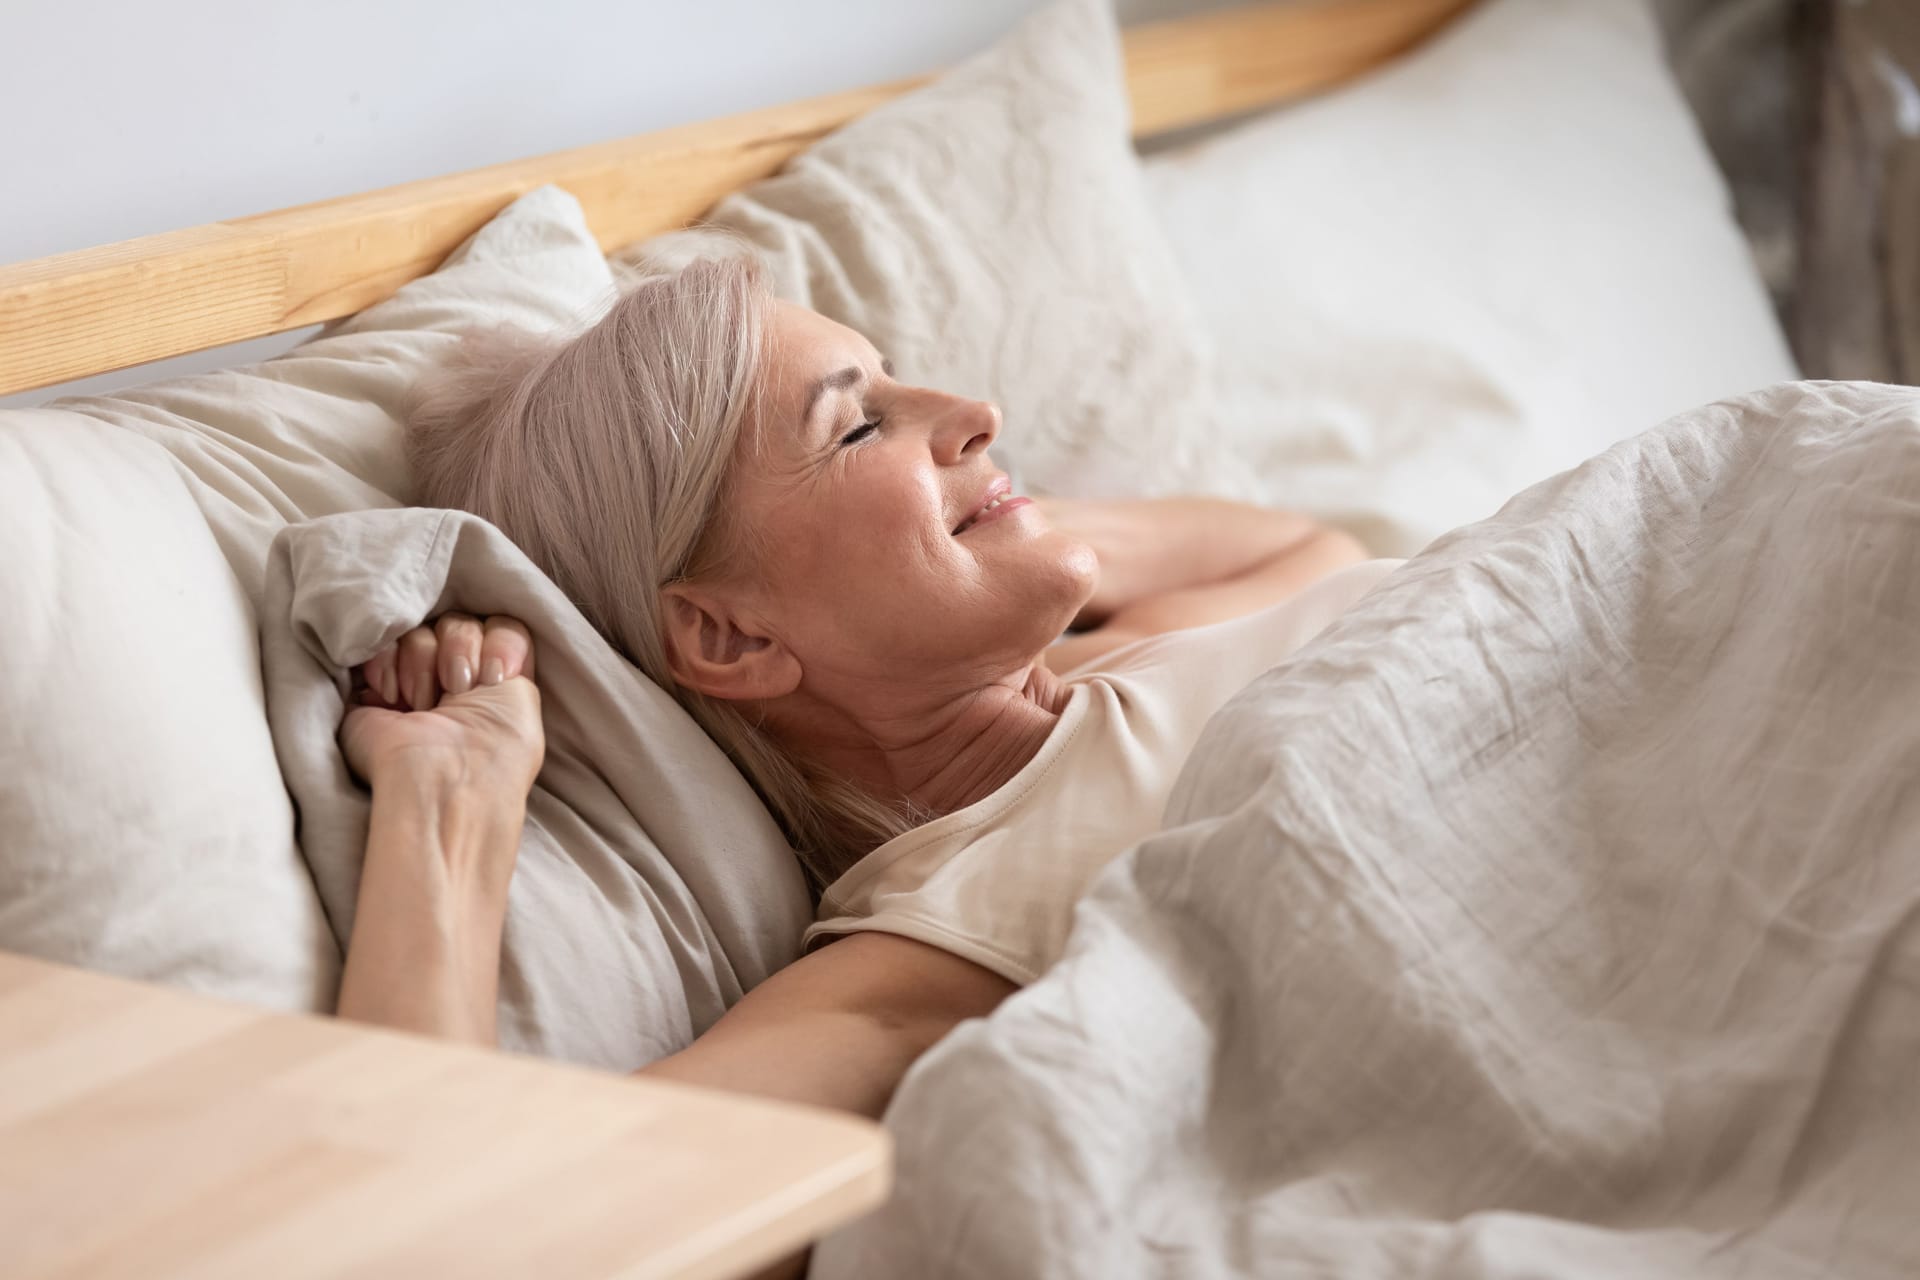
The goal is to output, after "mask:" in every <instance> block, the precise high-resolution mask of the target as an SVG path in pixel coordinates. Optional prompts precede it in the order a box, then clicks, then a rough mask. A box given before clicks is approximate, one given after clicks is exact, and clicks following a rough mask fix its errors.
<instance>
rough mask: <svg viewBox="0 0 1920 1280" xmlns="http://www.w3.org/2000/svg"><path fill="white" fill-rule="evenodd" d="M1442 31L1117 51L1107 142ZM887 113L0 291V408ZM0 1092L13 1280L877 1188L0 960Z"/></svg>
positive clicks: (339, 1026)
mask: <svg viewBox="0 0 1920 1280" xmlns="http://www.w3.org/2000/svg"><path fill="white" fill-rule="evenodd" d="M1469 3H1471V0H1292V2H1280V3H1273V2H1269V3H1264V4H1256V5H1252V6H1249V7H1245V8H1241V9H1235V10H1230V11H1227V12H1222V13H1215V14H1208V15H1204V16H1201V17H1195V18H1188V19H1183V20H1180V21H1175V22H1166V23H1159V24H1155V25H1150V26H1143V27H1137V28H1133V29H1131V30H1130V31H1128V32H1127V35H1126V59H1127V75H1128V83H1129V89H1130V92H1131V95H1132V100H1133V111H1134V130H1135V134H1136V136H1141V137H1144V136H1148V135H1152V134H1158V133H1165V132H1168V131H1171V130H1174V129H1179V128H1183V127H1186V126H1190V125H1195V124H1200V123H1204V122H1207V121H1211V120H1215V119H1219V118H1222V117H1226V116H1230V115H1234V114H1237V113H1240V112H1244V111H1248V110H1251V109H1253V108H1256V107H1261V106H1267V105H1270V104H1273V103H1277V102H1282V101H1285V100H1288V99H1291V98H1295V97H1299V96H1302V95H1304V94H1308V93H1311V92H1313V91H1315V90H1319V89H1323V88H1326V87H1328V86H1330V85H1334V84H1337V83H1339V82H1341V81H1343V80H1346V79H1348V78H1350V77H1352V76H1354V75H1356V74H1358V73H1359V72H1361V71H1364V70H1366V69H1367V68H1370V67H1373V66H1375V65H1377V64H1379V63H1381V62H1384V61H1386V60H1387V59H1389V58H1391V57H1393V56H1394V55H1395V54H1397V53H1399V52H1401V51H1402V50H1404V49H1406V48H1408V47H1410V46H1412V45H1413V44H1415V43H1417V42H1419V41H1420V40H1422V39H1424V38H1425V37H1426V36H1428V35H1429V34H1431V33H1432V32H1433V31H1435V30H1437V29H1438V28H1439V27H1440V26H1441V25H1443V24H1444V23H1445V22H1447V21H1448V20H1450V19H1451V18H1452V17H1453V16H1454V15H1455V14H1457V13H1458V12H1460V11H1461V10H1463V9H1465V8H1466V7H1467V6H1468V4H1469ZM916 83H919V81H902V82H897V83H893V84H886V85H879V86H876V87H873V88H868V89H859V90H854V91H851V92H847V93H841V94H835V95H832V96H830V97H825V98H816V99H813V100H810V101H806V102H800V103H795V104H792V105H789V106H783V107H775V108H771V109H769V110H765V111H758V112H753V113H751V114H747V115H740V116H733V117H730V118H727V119H723V120H716V121H711V122H707V123H702V124H694V125H688V126H685V127H682V128H677V129H669V130H665V131H663V132H658V133H651V134H644V135H641V136H638V137H633V138H625V139H621V140H618V141H614V142H606V143H601V144H598V145H595V146H588V147H581V148H578V149H575V150H569V151H561V152H556V153H553V154H551V155H545V156H539V157H536V158H533V159H528V160H519V161H513V162H511V163H507V164H499V165H493V166H490V167H488V168H484V169H476V170H473V171H471V172H468V173H461V174H454V175H451V176H448V177H441V178H431V179H427V180H425V181H420V182H412V183H407V184H405V185H402V186H397V187H389V188H387V189H385V190H382V191H374V192H369V193H367V194H364V195H358V196H350V197H346V198H342V199H337V200H328V201H323V202H321V203H318V204H310V205H303V206H300V207H298V208H292V209H284V210H281V211H279V212H277V213H268V214H262V215H259V216H257V217H251V218H242V219H238V220H235V221H232V222H218V223H213V224H210V225H208V226H203V227H195V228H192V229H189V230H185V231H176V232H170V233H167V234H164V235H156V236H148V237H144V238H142V239H137V240H129V241H125V242H123V243H121V244H116V245H108V246H105V247H103V248H98V249H88V250H84V251H81V252H77V253H67V254H61V255H58V256H55V257H50V258H43V259H40V260H38V261H32V262H23V263H18V264H15V265H12V266H6V267H0V395H5V394H9V393H12V392H18V391H26V390H32V389H34V388H39V387H45V386H49V385H52V384H55V383H59V382H64V381H66V380H68V379H72V378H79V377H85V376H88V375H92V374H97V373H105V372H108V371H111V370H115V369H121V368H125V367H127V366H129V365H134V364H139V363H143V362H146V361H149V360H157V359H161V358H164V357H167V356H175V355H181V354H184V353H187V352H191V351H197V350H202V349H205V348H207V347H212V346H218V345H221V344H224V343H229V342H237V341H241V340H244V339H248V338H255V337H260V336H263V335H266V334H272V333H280V332H284V331H286V330H289V329H295V328H299V327H301V326H304V325H310V324H314V323H317V322H321V321H326V320H331V319H334V318H336V317H340V316H345V315H349V314H352V313H353V312H355V311H358V310H360V309H361V308H363V307H365V306H367V305H369V304H371V303H373V302H377V301H379V300H380V299H381V298H384V297H386V296H387V295H388V294H390V293H391V292H393V290H394V289H396V288H398V287H399V286H400V285H401V284H403V283H405V282H406V281H408V280H411V279H413V278H415V277H417V276H420V275H423V274H425V273H426V272H428V271H431V270H432V269H433V268H434V267H435V266H436V265H437V264H438V263H439V262H440V261H441V260H442V259H443V258H444V257H445V256H446V254H447V253H448V252H449V251H450V250H452V249H453V248H454V247H455V246H456V245H458V244H459V243H460V242H461V241H462V240H464V239H465V238H466V237H467V236H468V235H470V234H472V233H473V232H474V231H475V230H477V229H478V228H479V227H480V226H481V225H483V224H484V223H485V222H486V221H487V219H488V218H490V217H492V216H493V214H494V213H496V212H497V211H498V210H499V209H501V208H502V207H503V206H505V205H506V204H507V203H509V202H510V201H511V200H513V199H514V198H515V197H517V196H518V195H520V194H521V193H523V192H525V191H527V190H529V189H531V188H533V187H536V186H540V185H543V184H546V183H556V184H559V185H561V186H564V187H566V188H567V189H568V190H569V191H571V192H572V193H573V194H574V195H575V196H576V197H578V199H579V200H580V203H581V205H582V206H583V207H584V209H585V211H586V214H587V218H588V221H589V224H590V225H591V226H592V227H593V228H594V229H595V232H596V235H597V236H598V238H599V241H600V243H601V245H602V246H603V247H605V248H608V249H612V248H617V247H619V246H621V245H624V244H627V243H630V242H632V241H634V240H636V239H640V238H642V237H645V236H648V235H651V234H654V233H657V232H661V231H666V230H670V229H673V228H675V227H678V226H681V225H684V224H686V223H688V222H690V221H692V220H694V219H696V218H698V217H700V216H701V215H702V214H703V213H704V212H705V211H706V210H707V209H708V208H710V207H711V206H712V205H713V203H714V202H715V201H717V200H718V199H719V198H720V197H722V196H724V195H726V194H727V193H728V192H730V191H732V190H734V189H736V188H738V187H740V186H742V185H744V184H746V183H748V182H751V181H753V180H754V179H757V178H760V177H763V176H765V175H767V174H770V173H772V172H774V171H775V170H777V169H778V168H780V166H781V165H783V164H784V163H785V162H786V161H787V160H788V159H789V158H790V157H792V156H793V155H795V154H796V153H798V152H800V151H801V150H803V149H804V148H806V146H807V145H808V144H809V143H811V142H813V141H814V140H815V139H817V138H819V137H821V136H822V135H824V134H826V133H828V132H829V131H831V130H833V129H835V128H837V127H838V126H840V125H842V124H844V123H846V122H847V121H848V120H851V119H852V118H854V117H855V116H857V115H859V114H860V113H862V112H864V111H866V110H869V109H870V108H872V107H874V106H875V105H877V104H879V103H882V102H885V101H887V100H888V99H889V98H892V97H894V96H896V95H898V94H900V93H903V92H905V91H906V90H908V89H910V88H912V87H913V85H914V84H916ZM0 1080H5V1081H6V1082H7V1088H6V1089H5V1090H4V1091H0V1183H6V1182H7V1181H8V1179H9V1178H11V1179H12V1180H13V1182H12V1185H14V1186H16V1187H19V1188H22V1189H23V1190H22V1192H21V1194H19V1195H15V1196H12V1197H11V1203H9V1200H8V1198H7V1197H0V1239H5V1240H6V1241H7V1245H8V1248H9V1249H10V1250H11V1251H12V1252H11V1254H10V1255H9V1256H10V1258H12V1259H14V1260H17V1261H18V1262H19V1265H18V1266H16V1267H15V1268H13V1270H15V1271H23V1272H24V1273H25V1274H29V1275H41V1274H45V1275H52V1274H61V1275H65V1274H70V1273H71V1271H72V1270H74V1269H82V1270H85V1271H86V1272H87V1273H88V1274H90V1275H100V1276H108V1277H113V1276H136V1275H137V1276H141V1277H147V1276H152V1275H169V1274H201V1273H203V1272H205V1271H207V1270H219V1271H221V1272H223V1273H226V1272H256V1273H269V1274H274V1275H285V1276H293V1277H297V1276H305V1275H312V1276H316V1277H318V1276H322V1275H334V1274H340V1273H342V1272H345V1271H358V1270H360V1269H363V1268H368V1269H374V1270H378V1271H380V1273H381V1274H413V1273H423V1274H441V1273H445V1274H469V1273H473V1274H479V1273H487V1274H514V1273H516V1272H524V1271H525V1270H528V1269H537V1270H542V1271H550V1272H553V1273H555V1274H559V1273H566V1274H614V1273H618V1274H621V1275H626V1276H635V1277H639V1276H647V1277H671V1278H674V1280H715V1278H718V1277H732V1276H737V1275H740V1274H742V1273H743V1272H745V1271H747V1270H749V1269H752V1268H755V1267H758V1266H760V1265H762V1264H764V1263H766V1262H768V1261H770V1260H772V1259H775V1258H778V1257H781V1256H783V1255H785V1254H789V1253H791V1252H792V1251H794V1250H795V1249H797V1248H800V1247H802V1246H803V1245H804V1244H805V1243H806V1242H808V1241H809V1240H812V1239H816V1238H818V1237H819V1236H820V1235H821V1234H822V1233H824V1232H825V1231H827V1230H829V1229H831V1228H832V1227H834V1226H835V1225H837V1224H839V1223H841V1222H844V1221H846V1220H848V1219H849V1218H851V1217H853V1216H854V1215H856V1214H858V1213H861V1212H863V1211H865V1210H866V1209H868V1208H870V1207H872V1206H873V1205H875V1204H877V1203H878V1202H879V1201H880V1200H881V1199H882V1198H883V1197H884V1196H885V1194H886V1191H887V1187H888V1183H889V1179H890V1173H889V1155H888V1147H887V1142H886V1138H885V1135H884V1132H883V1131H882V1130H880V1129H879V1128H878V1127H877V1126H875V1125H872V1124H868V1123H867V1122H865V1121H860V1120H856V1119H853V1118H851V1117H845V1116H837V1115H832V1114H829V1113H825V1112H819V1111H815V1110H813V1109H811V1108H801V1107H795V1106H789V1105H786V1104H781V1103H774V1102H770V1101H766V1100H761V1099H752V1098H744V1097H740V1096H737V1095H729V1094H721V1093H715V1092H710V1091H707V1090H702V1089H694V1088H692V1087H690V1086H682V1085H677V1084H672V1083H669V1082H661V1081H646V1080H628V1079H622V1078H620V1077H617V1076H612V1075H605V1074H594V1073H586V1072H582V1071H579V1070H577V1069H575V1068H569V1067H563V1066H560V1065H557V1064H552V1063H542V1062H537V1061H534V1060H531V1059H526V1058H518V1057H515V1056H512V1055H506V1054H494V1053H487V1052H484V1051H481V1050H478V1049H473V1048H463V1047H461V1046H457V1045H451V1044H446V1043H441V1042H432V1041H426V1040H418V1039H413V1038H410V1037H403V1036H397V1035H393V1034H391V1033H387V1032H383V1031H380V1030H378V1029H375V1028H368V1027H362V1026H356V1025H354V1024H350V1023H344V1022H339V1021H337V1020H334V1019H330V1018H320V1017H311V1016H303V1015H286V1014H269V1013H265V1012H263V1011H259V1010H251V1009H246V1008H242V1007H240V1006H236V1005H227V1004H221V1003H218V1002H214V1001H210V1000H206V999H204V998H201V997H196V996H190V995H188V994H186V993H183V992H178V991H172V990H167V989H163V988H161V987H158V986H153V985H149V984H144V983H133V982H125V981H121V980H118V979H110V978H106V977H103V976H101V975H98V974H89V973H82V972H80V971H78V970H73V969H67V968H62V967H60V966H55V965H47V964H42V963H40V962H38V961H32V960H28V959H26V958H24V957H17V956H9V955H7V954H5V953H4V952H0ZM474 1112H483V1113H487V1114H493V1113H495V1112H500V1113H503V1114H508V1115H510V1116H512V1117H515V1120H514V1123H513V1124H512V1125H510V1126H508V1128H509V1130H510V1135H509V1140H496V1141H490V1142H489V1143H487V1144H484V1145H483V1146H476V1145H475V1143H474V1142H473V1141H472V1135H471V1125H470V1123H469V1119H470V1116H471V1114H472V1113H474ZM536 1119H537V1120H538V1121H539V1123H534V1121H535V1120H536ZM102 1188H105V1189H106V1191H105V1192H103V1191H102ZM396 1189H398V1190H396ZM182 1197H185V1199H183V1198H182ZM505 1205H510V1206H512V1209H511V1211H510V1212H502V1211H501V1207H502V1206H505ZM168 1206H172V1207H171V1208H169V1207H168ZM449 1223H458V1224H461V1226H460V1229H459V1230H457V1231H456V1230H448V1229H446V1224H449ZM533 1259H537V1260H538V1261H537V1262H534V1261H531V1260H533ZM249 1260H250V1261H249ZM10 1273H11V1272H10Z"/></svg>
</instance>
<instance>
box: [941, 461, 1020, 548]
mask: <svg viewBox="0 0 1920 1280" xmlns="http://www.w3.org/2000/svg"><path fill="white" fill-rule="evenodd" d="M1012 497H1013V482H1012V481H1011V480H1009V479H1007V477H1005V476H995V477H994V478H993V479H992V480H991V481H989V482H988V483H987V491H986V492H985V493H983V494H981V495H980V501H978V502H976V503H974V504H973V509H972V510H971V511H969V512H968V513H967V518H966V519H964V520H962V521H961V522H960V523H959V524H957V525H955V526H954V528H953V536H954V537H956V538H957V537H959V536H960V535H961V534H963V533H965V532H966V531H967V530H968V529H971V528H972V527H973V526H974V525H975V524H976V523H978V521H979V519H980V517H981V516H983V515H985V514H986V513H987V512H989V511H991V510H992V509H993V508H994V507H997V506H999V505H1000V504H1001V503H1002V502H1005V501H1007V500H1009V499H1010V498H1012Z"/></svg>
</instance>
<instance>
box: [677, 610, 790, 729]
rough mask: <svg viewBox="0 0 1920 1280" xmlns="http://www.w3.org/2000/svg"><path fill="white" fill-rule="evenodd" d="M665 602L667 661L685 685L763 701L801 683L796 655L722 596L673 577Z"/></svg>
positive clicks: (728, 697)
mask: <svg viewBox="0 0 1920 1280" xmlns="http://www.w3.org/2000/svg"><path fill="white" fill-rule="evenodd" d="M661 597H662V601H663V603H664V604H665V606H666V615H667V616H666V642H667V663H668V665H669V666H670V667H671V668H672V669H673V678H674V679H676V680H678V681H679V682H680V683H681V684H683V685H685V686H687V687H688V688H689V689H697V690H698V691H700V692H701V693H704V694H707V695H709V696H710V697H715V698H724V699H726V700H727V701H729V702H747V701H762V700H765V699H768V698H778V697H781V696H782V695H784V694H789V693H792V692H793V691H794V690H795V689H797V688H799V687H800V661H799V659H798V658H796V657H794V655H793V652H792V650H790V649H788V648H787V647H786V646H785V645H783V644H781V643H780V642H779V641H778V640H776V639H774V638H773V637H771V636H769V635H766V634H765V630H766V629H765V628H764V627H761V626H759V625H758V624H757V623H756V622H755V621H754V620H753V619H752V618H750V617H747V616H744V615H742V614H741V612H740V611H739V610H738V609H737V608H735V607H734V605H733V604H732V602H730V601H729V600H728V599H727V598H726V596H725V595H724V594H723V593H721V592H718V591H715V590H713V589H712V588H710V587H705V586H702V585H700V584H698V583H691V582H676V583H674V584H673V585H672V586H669V587H668V588H667V589H666V590H665V591H663V592H662V593H661Z"/></svg>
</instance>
